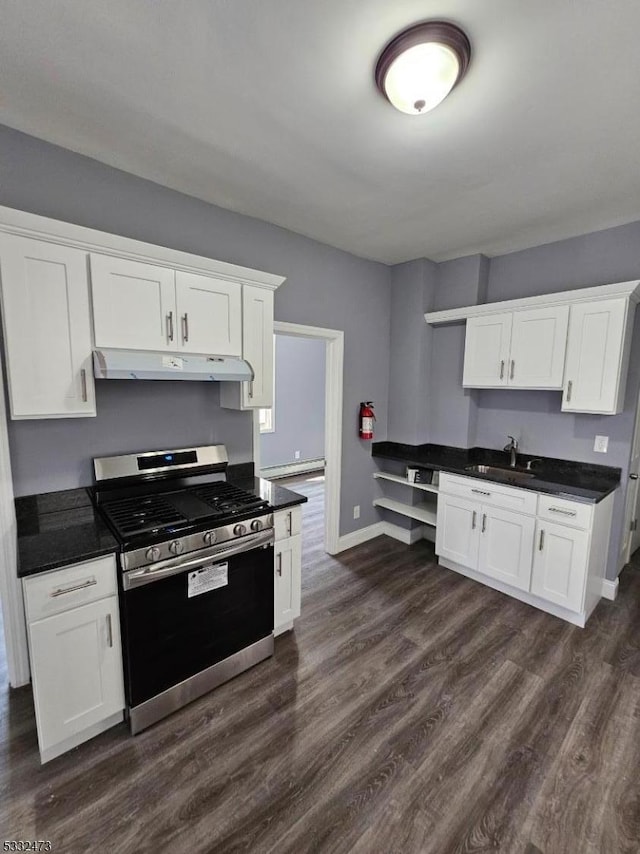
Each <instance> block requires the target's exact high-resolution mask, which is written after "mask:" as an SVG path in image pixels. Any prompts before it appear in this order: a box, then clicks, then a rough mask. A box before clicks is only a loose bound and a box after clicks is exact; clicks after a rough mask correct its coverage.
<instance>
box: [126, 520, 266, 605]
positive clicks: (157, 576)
mask: <svg viewBox="0 0 640 854" xmlns="http://www.w3.org/2000/svg"><path fill="white" fill-rule="evenodd" d="M273 541H274V535H273V529H271V528H270V529H269V530H268V531H260V532H259V533H257V534H251V535H250V536H248V537H243V539H242V541H241V542H237V543H235V544H234V545H231V546H222V545H220V546H213V547H211V548H209V549H207V550H206V554H203V553H202V552H200V556H199V557H197V558H192V559H191V560H184V559H183V558H171V560H164V561H162V562H161V563H157V564H155V565H153V566H147V567H144V569H132V570H129V571H128V572H124V573H123V574H122V587H123V589H124V590H131V589H133V588H134V587H142V585H143V584H151V583H152V582H153V581H160V580H161V579H163V578H169V577H170V576H171V575H179V574H180V573H182V572H187V571H188V570H190V569H198V567H201V566H206V565H207V564H210V563H215V562H217V561H218V560H224V559H225V558H227V557H233V555H239V554H242V553H243V552H249V551H252V550H253V549H257V548H260V547H262V546H268V545H271V544H272V543H273Z"/></svg>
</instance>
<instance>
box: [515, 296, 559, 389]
mask: <svg viewBox="0 0 640 854" xmlns="http://www.w3.org/2000/svg"><path fill="white" fill-rule="evenodd" d="M568 325H569V306H568V305H554V306H549V308H535V309H530V310H528V311H516V312H514V314H513V327H512V330H511V354H510V358H509V385H510V386H511V387H512V388H539V389H545V388H549V389H554V388H562V381H563V379H564V357H565V351H566V347H567V327H568Z"/></svg>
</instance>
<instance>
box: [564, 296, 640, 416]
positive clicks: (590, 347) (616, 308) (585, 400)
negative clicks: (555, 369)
mask: <svg viewBox="0 0 640 854" xmlns="http://www.w3.org/2000/svg"><path fill="white" fill-rule="evenodd" d="M634 309H635V306H634V305H633V304H630V303H629V300H627V299H612V300H600V301H598V302H585V303H577V304H576V305H572V306H571V315H570V319H569V338H568V343H567V361H566V368H565V382H564V394H563V397H562V411H563V412H593V413H601V414H604V415H615V414H617V413H618V412H622V410H623V408H624V394H625V389H626V384H627V370H628V367H629V352H630V347H631V336H632V330H633V316H634Z"/></svg>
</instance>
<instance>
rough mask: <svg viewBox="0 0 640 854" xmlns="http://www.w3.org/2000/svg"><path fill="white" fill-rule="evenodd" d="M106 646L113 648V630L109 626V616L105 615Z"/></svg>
mask: <svg viewBox="0 0 640 854" xmlns="http://www.w3.org/2000/svg"><path fill="white" fill-rule="evenodd" d="M107 646H109V647H112V646H113V628H112V626H111V614H107Z"/></svg>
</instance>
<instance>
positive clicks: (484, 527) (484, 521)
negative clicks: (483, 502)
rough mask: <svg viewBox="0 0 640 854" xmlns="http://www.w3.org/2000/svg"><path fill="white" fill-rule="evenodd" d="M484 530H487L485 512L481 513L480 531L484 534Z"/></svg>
mask: <svg viewBox="0 0 640 854" xmlns="http://www.w3.org/2000/svg"><path fill="white" fill-rule="evenodd" d="M486 530H487V514H486V513H483V514H482V533H483V534H484V532H485V531H486Z"/></svg>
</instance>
